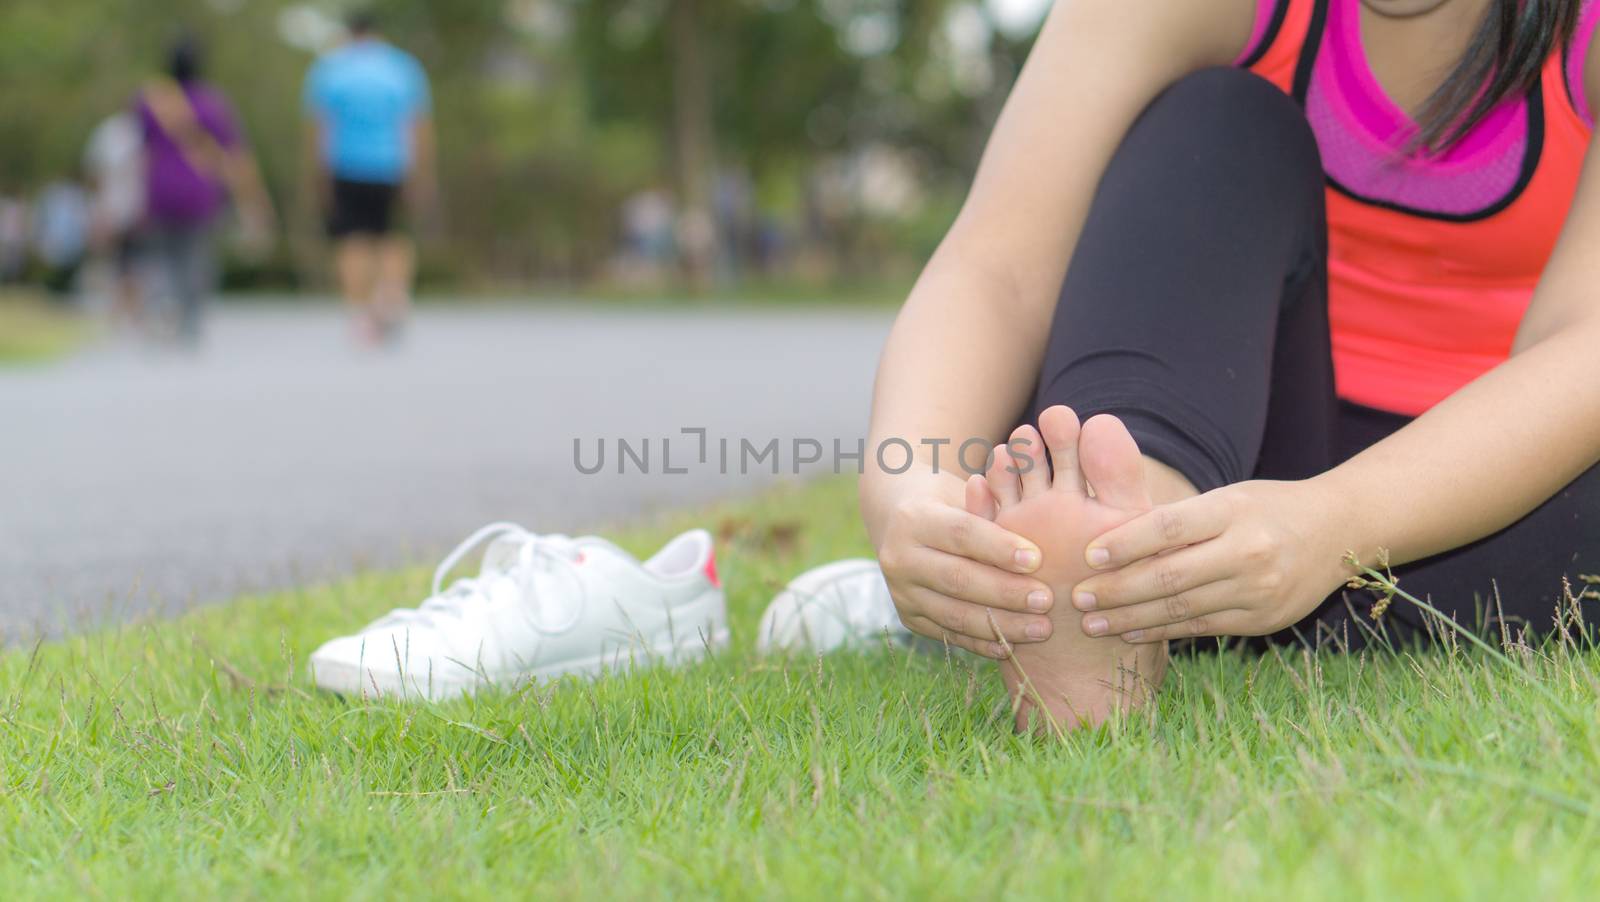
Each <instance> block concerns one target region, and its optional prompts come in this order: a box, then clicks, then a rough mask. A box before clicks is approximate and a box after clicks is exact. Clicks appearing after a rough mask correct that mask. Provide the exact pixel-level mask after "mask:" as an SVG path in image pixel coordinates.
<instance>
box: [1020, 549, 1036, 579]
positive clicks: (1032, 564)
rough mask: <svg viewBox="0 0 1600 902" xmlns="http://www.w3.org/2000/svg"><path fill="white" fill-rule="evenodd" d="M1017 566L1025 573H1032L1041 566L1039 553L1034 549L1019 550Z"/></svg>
mask: <svg viewBox="0 0 1600 902" xmlns="http://www.w3.org/2000/svg"><path fill="white" fill-rule="evenodd" d="M1015 558H1016V561H1017V566H1018V567H1020V568H1022V572H1023V573H1032V572H1033V571H1034V570H1035V569H1037V568H1038V566H1039V552H1037V551H1034V550H1033V549H1032V548H1019V549H1017V553H1016V555H1015Z"/></svg>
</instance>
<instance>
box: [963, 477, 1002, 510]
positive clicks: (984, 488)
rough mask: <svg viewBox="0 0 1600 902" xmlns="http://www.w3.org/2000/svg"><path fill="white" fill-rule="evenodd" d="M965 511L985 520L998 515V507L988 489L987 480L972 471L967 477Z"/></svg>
mask: <svg viewBox="0 0 1600 902" xmlns="http://www.w3.org/2000/svg"><path fill="white" fill-rule="evenodd" d="M966 507H967V513H969V514H971V515H973V516H974V517H982V518H983V519H985V520H993V519H994V518H995V517H998V516H1000V508H999V506H998V505H996V504H995V503H994V494H993V493H992V492H990V491H989V482H988V480H986V479H984V478H983V477H982V476H979V475H977V474H976V473H974V474H973V475H972V476H969V477H968V478H967V497H966Z"/></svg>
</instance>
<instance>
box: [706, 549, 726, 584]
mask: <svg viewBox="0 0 1600 902" xmlns="http://www.w3.org/2000/svg"><path fill="white" fill-rule="evenodd" d="M706 579H709V580H711V584H712V585H713V586H716V587H717V588H719V589H720V588H722V578H721V577H719V576H717V553H716V552H715V551H709V552H707V553H706Z"/></svg>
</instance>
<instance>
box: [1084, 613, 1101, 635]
mask: <svg viewBox="0 0 1600 902" xmlns="http://www.w3.org/2000/svg"><path fill="white" fill-rule="evenodd" d="M1083 631H1084V632H1086V633H1088V634H1089V635H1091V636H1098V635H1100V634H1102V633H1104V632H1105V631H1106V618H1104V617H1085V618H1083Z"/></svg>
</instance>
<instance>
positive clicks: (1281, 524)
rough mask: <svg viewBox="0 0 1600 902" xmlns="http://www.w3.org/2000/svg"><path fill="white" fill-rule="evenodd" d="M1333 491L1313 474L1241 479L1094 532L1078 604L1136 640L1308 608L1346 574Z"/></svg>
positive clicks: (1101, 626)
mask: <svg viewBox="0 0 1600 902" xmlns="http://www.w3.org/2000/svg"><path fill="white" fill-rule="evenodd" d="M1343 519H1344V518H1343V513H1342V511H1341V509H1340V507H1339V504H1338V498H1337V496H1336V495H1334V494H1332V493H1330V492H1328V491H1326V490H1325V489H1324V488H1323V487H1322V485H1321V484H1319V483H1317V482H1316V481H1314V480H1306V481H1300V482H1265V481H1256V482H1243V483H1238V484H1236V485H1230V486H1224V487H1222V488H1220V489H1216V490H1215V491H1211V492H1207V493H1205V494H1204V495H1200V496H1198V497H1195V498H1190V499H1187V500H1185V501H1180V502H1178V503H1176V504H1167V505H1162V506H1160V507H1157V508H1155V509H1154V510H1152V511H1150V512H1149V513H1146V514H1142V515H1140V516H1139V517H1137V518H1135V519H1133V520H1130V521H1129V522H1127V523H1124V524H1123V525H1121V526H1119V527H1117V528H1115V529H1113V530H1111V531H1109V532H1107V533H1105V534H1104V535H1102V536H1100V537H1099V538H1098V539H1095V540H1094V541H1092V542H1090V543H1089V546H1088V548H1087V549H1085V551H1084V557H1085V559H1086V560H1087V562H1088V564H1089V566H1090V567H1093V568H1094V569H1096V570H1100V571H1107V572H1103V573H1100V574H1098V575H1096V576H1092V577H1090V578H1089V579H1086V580H1084V581H1083V582H1082V583H1079V584H1078V586H1077V587H1076V588H1075V589H1074V590H1073V598H1072V603H1073V606H1074V607H1076V608H1078V610H1080V611H1084V612H1085V614H1086V616H1085V617H1084V618H1083V630H1084V632H1086V633H1088V634H1089V635H1091V636H1110V635H1118V634H1120V635H1121V636H1122V638H1123V639H1125V640H1127V641H1128V642H1159V641H1162V640H1166V639H1177V638H1183V637H1188V636H1222V635H1230V636H1259V635H1265V634H1267V633H1272V632H1276V631H1278V630H1280V629H1283V628H1285V627H1287V626H1290V625H1292V624H1294V623H1295V622H1297V621H1299V620H1300V618H1302V617H1304V616H1305V615H1306V614H1309V613H1310V612H1311V611H1312V609H1314V608H1315V607H1316V606H1317V605H1318V604H1319V603H1321V601H1322V600H1323V599H1324V598H1326V597H1327V595H1328V593H1329V592H1332V591H1333V590H1334V589H1336V588H1338V586H1339V585H1340V584H1341V583H1343V582H1344V581H1345V580H1346V579H1347V578H1348V574H1347V573H1346V572H1345V567H1344V565H1343V563H1342V556H1343V554H1344V547H1345V546H1344V545H1342V544H1341V543H1340V541H1339V539H1338V536H1337V534H1336V532H1335V531H1336V530H1337V529H1338V527H1339V526H1340V524H1341V523H1342V521H1343Z"/></svg>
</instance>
